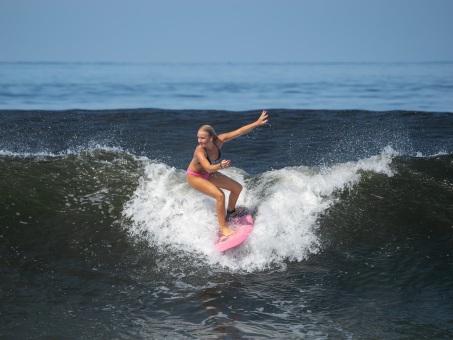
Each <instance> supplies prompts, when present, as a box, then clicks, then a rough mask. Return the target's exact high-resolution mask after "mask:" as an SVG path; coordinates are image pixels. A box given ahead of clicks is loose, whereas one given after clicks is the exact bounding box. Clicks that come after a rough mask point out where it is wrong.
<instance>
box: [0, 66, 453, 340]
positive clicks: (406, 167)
mask: <svg viewBox="0 0 453 340" xmlns="http://www.w3.org/2000/svg"><path fill="white" fill-rule="evenodd" d="M452 67H453V64H452V63H424V64H397V63H392V64H243V65H237V64H209V65H203V64H77V63H73V64H55V63H41V64H39V63H38V64H27V63H25V64H24V63H9V64H8V63H2V64H0V129H1V130H0V131H1V133H0V338H5V339H28V338H77V339H98V338H108V339H160V338H175V339H219V338H220V339H222V338H226V339H230V338H246V339H250V338H253V339H268V338H284V339H299V338H303V339H401V338H408V339H427V338H429V339H451V338H452V337H453V307H452V306H453V247H452V246H453V204H452V203H453V137H452V131H453V113H452V109H451V107H452V98H451V96H450V92H451V89H452V79H453V78H452ZM77 108H78V109H77ZM263 108H265V109H268V113H269V117H270V118H269V119H270V123H269V124H267V125H265V126H263V127H260V128H257V129H255V130H253V131H251V132H250V133H249V134H247V135H245V136H242V137H240V138H238V139H235V140H233V141H231V142H229V143H226V144H225V146H224V147H223V149H222V154H223V155H224V157H225V158H227V159H231V160H232V167H231V168H229V169H227V170H225V171H226V173H227V174H228V175H229V176H232V177H234V178H235V179H236V180H238V181H239V182H241V183H242V184H243V187H244V191H243V193H242V194H241V197H240V200H239V203H240V204H241V205H244V206H247V207H248V208H249V209H250V210H251V211H252V212H253V215H254V219H255V229H254V231H253V233H252V234H251V235H250V237H249V239H248V240H247V242H246V243H244V244H243V245H242V246H240V247H238V248H237V249H235V250H233V251H229V252H226V253H225V254H219V253H218V252H217V251H216V250H215V248H214V246H213V243H214V240H215V238H216V233H217V229H218V226H217V222H216V220H217V219H216V216H215V207H214V202H213V200H212V199H210V198H208V197H205V196H203V195H201V194H200V193H198V192H196V191H194V190H193V189H191V188H190V187H189V186H188V185H187V183H186V181H185V169H186V168H187V165H188V164H189V162H190V160H191V158H192V155H193V150H194V148H195V146H196V143H197V140H196V132H197V130H198V127H199V126H200V125H203V124H206V123H209V124H211V125H213V126H214V127H215V128H216V130H217V132H219V133H221V132H226V131H231V130H233V129H235V128H238V127H240V126H242V125H245V124H248V123H250V122H253V121H254V120H255V119H257V118H258V116H259V114H260V112H261V109H263Z"/></svg>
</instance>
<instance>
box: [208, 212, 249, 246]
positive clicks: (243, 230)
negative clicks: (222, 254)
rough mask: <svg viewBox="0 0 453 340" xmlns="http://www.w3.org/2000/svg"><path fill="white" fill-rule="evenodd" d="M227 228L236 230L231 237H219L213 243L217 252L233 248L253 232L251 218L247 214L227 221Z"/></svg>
mask: <svg viewBox="0 0 453 340" xmlns="http://www.w3.org/2000/svg"><path fill="white" fill-rule="evenodd" d="M227 224H228V227H229V228H231V229H234V230H236V232H235V233H234V234H233V235H230V236H220V237H219V238H218V240H217V241H216V243H215V247H216V249H217V250H218V251H225V250H228V249H231V248H234V247H236V246H238V245H240V244H241V243H242V242H244V241H245V240H246V239H247V237H248V236H249V235H250V233H251V232H252V230H253V218H252V215H250V214H249V213H248V214H246V215H244V216H241V217H236V218H234V219H232V220H231V221H229V222H228V223H227Z"/></svg>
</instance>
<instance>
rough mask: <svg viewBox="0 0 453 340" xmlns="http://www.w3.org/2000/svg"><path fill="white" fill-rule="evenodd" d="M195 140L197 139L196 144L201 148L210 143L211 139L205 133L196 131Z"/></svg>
mask: <svg viewBox="0 0 453 340" xmlns="http://www.w3.org/2000/svg"><path fill="white" fill-rule="evenodd" d="M197 138H198V144H200V145H201V147H203V148H204V147H205V146H206V145H207V144H209V143H210V142H212V137H211V136H209V134H208V133H207V132H206V131H201V130H200V131H198V134H197Z"/></svg>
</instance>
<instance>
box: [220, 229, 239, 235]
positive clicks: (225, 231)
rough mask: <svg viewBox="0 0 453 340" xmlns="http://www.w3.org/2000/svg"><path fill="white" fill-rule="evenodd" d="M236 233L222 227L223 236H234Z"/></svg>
mask: <svg viewBox="0 0 453 340" xmlns="http://www.w3.org/2000/svg"><path fill="white" fill-rule="evenodd" d="M235 232H236V231H234V230H233V229H230V228H228V227H220V233H221V234H222V236H230V235H233V234H234V233H235Z"/></svg>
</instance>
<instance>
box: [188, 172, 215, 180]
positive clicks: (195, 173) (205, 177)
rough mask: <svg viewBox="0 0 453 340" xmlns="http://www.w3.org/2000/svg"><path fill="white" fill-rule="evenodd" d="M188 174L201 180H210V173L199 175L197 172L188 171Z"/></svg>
mask: <svg viewBox="0 0 453 340" xmlns="http://www.w3.org/2000/svg"><path fill="white" fill-rule="evenodd" d="M186 173H187V174H189V175H193V176H197V177H201V178H204V179H208V178H209V172H208V173H205V174H199V173H198V172H195V171H192V170H187V171H186Z"/></svg>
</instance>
